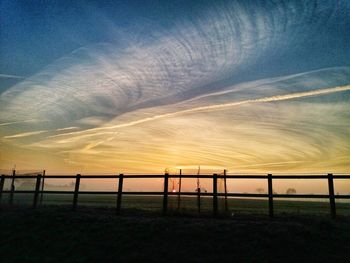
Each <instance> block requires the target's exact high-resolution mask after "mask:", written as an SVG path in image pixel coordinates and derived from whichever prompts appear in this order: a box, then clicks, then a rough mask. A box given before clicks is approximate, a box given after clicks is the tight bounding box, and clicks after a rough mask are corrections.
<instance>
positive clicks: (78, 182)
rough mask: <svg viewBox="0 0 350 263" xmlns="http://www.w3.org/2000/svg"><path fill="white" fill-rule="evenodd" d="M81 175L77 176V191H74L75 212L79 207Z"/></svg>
mask: <svg viewBox="0 0 350 263" xmlns="http://www.w3.org/2000/svg"><path fill="white" fill-rule="evenodd" d="M80 177H81V175H80V174H77V175H76V177H75V189H74V197H73V210H76V209H77V205H78V195H79V186H80Z"/></svg>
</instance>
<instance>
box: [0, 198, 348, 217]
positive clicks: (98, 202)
mask: <svg viewBox="0 0 350 263" xmlns="http://www.w3.org/2000/svg"><path fill="white" fill-rule="evenodd" d="M8 198H9V196H8V195H6V194H4V195H3V198H2V203H4V204H6V203H7V200H8ZM72 199H73V195H72V194H68V195H54V194H50V195H44V198H43V202H42V204H43V205H44V206H47V205H71V204H72ZM162 200H163V199H162V196H128V195H124V196H123V199H122V210H124V211H130V210H137V211H138V210H140V211H143V212H155V213H160V212H161V209H162ZM32 201H33V195H32V194H15V196H14V204H16V205H21V206H31V205H32ZM78 205H79V206H87V207H106V208H114V207H115V206H116V196H115V195H90V194H89V195H80V196H79V202H78ZM218 205H219V212H221V213H223V212H224V199H223V198H219V202H218ZM336 205H337V206H336V207H337V214H338V215H341V216H350V203H346V202H337V204H336ZM329 210H330V209H329V201H328V200H327V199H325V200H313V201H306V200H291V199H288V200H281V199H274V211H275V214H276V215H279V214H280V215H284V214H288V215H289V214H291V215H314V216H318V215H329V213H330V211H329ZM168 211H169V213H170V214H171V213H180V214H190V215H195V214H198V206H197V197H193V196H182V197H181V206H180V209H179V210H178V199H177V197H176V196H169V199H168ZM211 212H212V198H211V197H201V214H210V213H211ZM227 214H228V215H230V216H232V215H233V216H239V215H249V214H257V215H267V214H268V202H267V199H265V198H263V199H253V198H251V199H242V198H229V199H228V213H227Z"/></svg>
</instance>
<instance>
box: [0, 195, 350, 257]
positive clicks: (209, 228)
mask: <svg viewBox="0 0 350 263" xmlns="http://www.w3.org/2000/svg"><path fill="white" fill-rule="evenodd" d="M254 202H255V201H254ZM255 205H257V203H256V202H255ZM0 222H1V223H0V244H1V245H0V255H1V256H0V257H1V262H2V263H6V262H347V261H348V258H349V256H348V249H349V247H350V218H349V217H338V218H337V219H336V220H331V219H330V218H329V217H328V216H326V215H320V216H314V215H313V216H300V215H299V216H290V215H283V214H281V215H279V216H277V217H275V218H274V219H269V218H268V217H267V216H264V215H260V216H259V215H249V214H246V215H242V216H237V217H219V218H212V217H208V216H204V217H198V216H165V217H164V216H159V215H157V214H156V213H147V212H144V213H142V212H139V213H137V215H135V214H132V213H125V214H123V215H121V216H116V215H115V214H114V209H111V208H108V207H88V206H82V207H80V208H79V209H78V210H77V211H75V212H74V211H72V209H70V208H69V207H66V206H61V205H60V206H53V205H50V206H46V207H42V208H39V209H31V208H26V207H24V206H11V207H10V206H7V205H5V206H2V209H1V211H0Z"/></svg>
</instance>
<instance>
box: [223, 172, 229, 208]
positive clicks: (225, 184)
mask: <svg viewBox="0 0 350 263" xmlns="http://www.w3.org/2000/svg"><path fill="white" fill-rule="evenodd" d="M224 187H225V213H227V211H228V204H227V183H226V169H225V170H224Z"/></svg>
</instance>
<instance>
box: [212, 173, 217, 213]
mask: <svg viewBox="0 0 350 263" xmlns="http://www.w3.org/2000/svg"><path fill="white" fill-rule="evenodd" d="M217 214H218V175H217V174H213V215H214V216H216V215H217Z"/></svg>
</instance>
